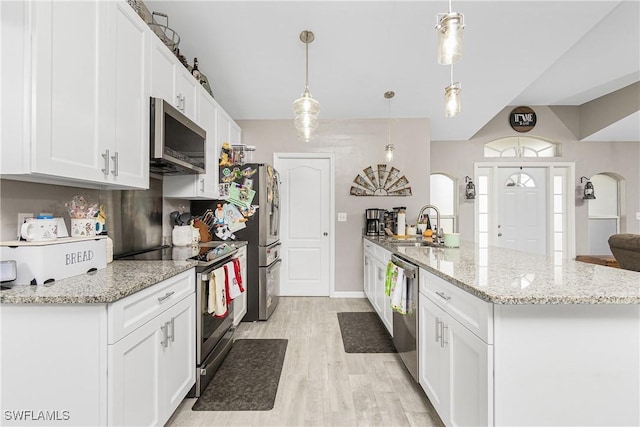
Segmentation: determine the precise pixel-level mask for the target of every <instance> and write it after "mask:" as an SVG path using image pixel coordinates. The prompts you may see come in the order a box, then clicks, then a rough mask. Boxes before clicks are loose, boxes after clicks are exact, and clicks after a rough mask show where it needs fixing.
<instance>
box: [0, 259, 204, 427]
mask: <svg viewBox="0 0 640 427" xmlns="http://www.w3.org/2000/svg"><path fill="white" fill-rule="evenodd" d="M195 264H196V263H195V262H194V261H115V262H113V263H111V264H108V265H107V267H106V268H104V269H101V270H98V271H95V272H93V273H90V274H82V275H79V276H73V277H69V278H66V279H62V280H58V281H55V282H52V283H49V284H46V285H39V286H29V285H26V286H15V287H13V288H12V289H9V290H3V291H2V293H1V294H0V302H1V303H2V304H0V320H1V329H2V350H1V351H2V358H1V369H2V371H1V372H0V374H1V376H2V385H1V387H2V396H3V398H2V402H1V406H2V408H1V409H2V417H3V418H2V419H3V425H53V424H55V425H83V426H97V425H162V424H164V423H165V422H166V421H167V420H168V419H169V417H170V416H171V414H172V413H173V411H174V410H175V409H176V408H177V406H178V405H179V404H180V402H181V401H182V399H183V398H184V396H185V395H186V393H187V392H188V391H189V389H190V388H191V387H192V386H193V384H194V383H195V346H196V345H195V318H196V315H195V269H194V266H195Z"/></svg>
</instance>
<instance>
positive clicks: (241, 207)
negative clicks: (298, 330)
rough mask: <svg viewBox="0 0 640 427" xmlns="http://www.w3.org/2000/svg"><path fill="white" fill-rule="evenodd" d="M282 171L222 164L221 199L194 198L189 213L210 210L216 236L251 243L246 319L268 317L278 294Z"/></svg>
mask: <svg viewBox="0 0 640 427" xmlns="http://www.w3.org/2000/svg"><path fill="white" fill-rule="evenodd" d="M279 182H280V180H279V175H278V172H276V170H275V169H273V167H271V165H268V164H265V163H245V164H243V165H230V166H220V196H221V199H220V200H215V201H196V200H194V201H192V202H191V213H192V214H193V215H202V214H204V213H205V212H206V211H207V209H211V211H212V212H213V213H214V216H215V217H216V221H214V222H215V224H214V226H212V227H211V228H212V230H211V231H212V235H213V238H214V239H216V240H227V241H228V240H239V241H246V242H248V245H247V279H246V287H245V288H246V292H247V314H246V315H245V317H244V319H243V321H254V320H267V319H268V318H269V316H270V315H271V313H273V311H274V310H275V308H276V306H277V305H278V295H279V294H280V265H281V262H282V261H281V259H280V193H279Z"/></svg>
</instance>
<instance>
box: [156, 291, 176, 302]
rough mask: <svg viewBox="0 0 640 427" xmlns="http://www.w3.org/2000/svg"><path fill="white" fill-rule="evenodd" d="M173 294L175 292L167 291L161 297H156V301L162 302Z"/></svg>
mask: <svg viewBox="0 0 640 427" xmlns="http://www.w3.org/2000/svg"><path fill="white" fill-rule="evenodd" d="M173 294H175V291H171V292H167V293H166V294H164V296H163V297H158V302H163V301H164V300H166V299H167V298H169V297H170V296H171V295H173Z"/></svg>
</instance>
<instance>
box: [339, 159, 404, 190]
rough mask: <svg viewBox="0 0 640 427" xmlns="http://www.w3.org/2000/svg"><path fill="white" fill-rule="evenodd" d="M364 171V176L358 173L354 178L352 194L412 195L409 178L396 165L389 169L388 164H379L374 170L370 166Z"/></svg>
mask: <svg viewBox="0 0 640 427" xmlns="http://www.w3.org/2000/svg"><path fill="white" fill-rule="evenodd" d="M362 171H363V172H364V176H363V175H360V174H358V175H356V177H355V178H354V180H353V182H354V183H355V184H356V185H352V186H351V191H350V192H349V194H351V195H352V196H411V187H409V186H408V185H409V180H408V179H407V177H406V176H404V175H400V171H399V170H398V169H396V168H395V167H393V166H391V169H389V170H387V165H378V167H377V168H376V169H375V170H374V168H373V166H368V167H366V168H364V169H363V170H362Z"/></svg>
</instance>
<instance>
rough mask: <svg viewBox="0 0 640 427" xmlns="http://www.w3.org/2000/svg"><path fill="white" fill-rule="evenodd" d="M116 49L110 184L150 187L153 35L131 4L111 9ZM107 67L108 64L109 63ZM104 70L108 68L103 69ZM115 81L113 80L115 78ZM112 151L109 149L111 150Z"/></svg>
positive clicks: (113, 65) (109, 97) (108, 97)
mask: <svg viewBox="0 0 640 427" xmlns="http://www.w3.org/2000/svg"><path fill="white" fill-rule="evenodd" d="M111 11H112V12H113V15H111V17H112V18H113V21H112V23H111V24H112V31H110V34H113V40H114V41H115V43H110V46H112V47H115V49H114V52H113V53H112V55H111V57H112V58H115V60H114V61H113V63H111V70H110V73H113V75H114V76H115V81H114V85H113V86H111V87H113V88H114V90H113V94H114V95H115V96H114V97H112V96H106V98H107V99H113V100H114V105H113V107H114V109H113V114H108V115H107V116H108V117H113V118H114V120H115V122H114V124H113V126H109V129H113V130H114V131H115V134H114V138H113V140H111V139H110V140H108V141H107V142H108V144H107V147H112V148H111V150H112V151H113V153H110V157H111V177H110V182H113V183H115V184H119V185H123V186H127V187H139V188H148V186H149V87H148V78H147V75H148V74H149V48H148V47H149V40H150V37H151V34H150V33H149V28H148V26H147V25H146V23H145V22H144V21H142V20H141V19H140V17H139V16H138V15H137V14H136V13H135V12H134V11H133V9H131V7H130V6H129V5H128V4H127V3H124V2H123V3H116V6H115V8H111ZM105 65H106V64H105ZM103 69H104V68H103ZM112 80H113V79H112ZM107 149H108V148H107Z"/></svg>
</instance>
